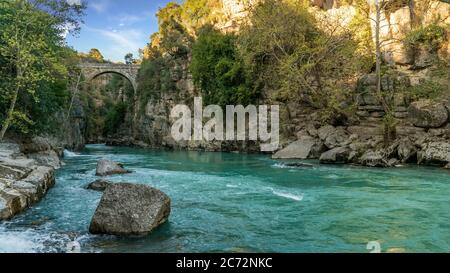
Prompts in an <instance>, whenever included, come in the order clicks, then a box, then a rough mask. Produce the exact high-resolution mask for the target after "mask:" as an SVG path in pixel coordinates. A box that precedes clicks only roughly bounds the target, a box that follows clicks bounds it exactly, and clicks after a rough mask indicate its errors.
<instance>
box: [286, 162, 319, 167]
mask: <svg viewBox="0 0 450 273" xmlns="http://www.w3.org/2000/svg"><path fill="white" fill-rule="evenodd" d="M286 166H288V167H296V168H314V165H313V164H309V163H303V162H294V163H287V164H286Z"/></svg>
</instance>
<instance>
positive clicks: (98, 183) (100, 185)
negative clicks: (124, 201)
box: [87, 179, 112, 191]
mask: <svg viewBox="0 0 450 273" xmlns="http://www.w3.org/2000/svg"><path fill="white" fill-rule="evenodd" d="M111 184H112V182H111V181H108V180H103V179H98V180H95V181H94V182H92V183H90V184H89V185H88V186H87V189H88V190H93V191H104V190H106V188H107V187H109V186H110V185H111Z"/></svg>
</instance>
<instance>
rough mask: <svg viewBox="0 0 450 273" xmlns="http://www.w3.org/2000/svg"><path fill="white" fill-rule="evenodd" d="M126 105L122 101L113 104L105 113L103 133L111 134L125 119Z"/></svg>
mask: <svg viewBox="0 0 450 273" xmlns="http://www.w3.org/2000/svg"><path fill="white" fill-rule="evenodd" d="M127 109H128V106H127V104H126V103H124V102H119V103H117V104H115V105H114V106H113V107H112V108H111V109H110V110H109V111H108V112H107V114H106V119H105V129H104V134H105V135H108V134H112V133H115V132H116V131H117V128H118V127H119V126H120V125H121V124H122V123H123V122H124V121H125V115H126V113H127Z"/></svg>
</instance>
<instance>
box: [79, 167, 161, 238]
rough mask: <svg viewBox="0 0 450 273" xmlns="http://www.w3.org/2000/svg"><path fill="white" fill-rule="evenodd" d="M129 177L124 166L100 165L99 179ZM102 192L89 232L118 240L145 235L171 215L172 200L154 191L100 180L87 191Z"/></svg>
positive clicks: (90, 185)
mask: <svg viewBox="0 0 450 273" xmlns="http://www.w3.org/2000/svg"><path fill="white" fill-rule="evenodd" d="M125 173H129V171H128V170H126V169H124V168H123V165H122V164H120V163H117V162H114V161H110V160H100V161H99V162H98V163H97V170H96V175H97V176H107V175H113V174H125ZM87 188H88V189H91V190H96V191H102V192H103V195H102V198H101V200H100V203H99V205H98V207H97V209H96V211H95V213H94V216H93V217H92V220H91V224H90V226H89V232H90V233H92V234H110V235H119V236H129V235H136V236H139V235H146V234H149V233H151V232H152V231H153V230H154V229H156V228H157V227H158V226H160V225H162V224H163V223H165V222H166V221H167V220H168V218H169V215H170V198H169V197H168V196H167V195H166V194H165V193H163V192H162V191H160V190H157V189H155V188H152V187H149V186H146V185H140V184H130V183H113V182H111V181H108V180H104V179H99V180H96V181H94V182H92V183H90V184H89V185H88V187H87Z"/></svg>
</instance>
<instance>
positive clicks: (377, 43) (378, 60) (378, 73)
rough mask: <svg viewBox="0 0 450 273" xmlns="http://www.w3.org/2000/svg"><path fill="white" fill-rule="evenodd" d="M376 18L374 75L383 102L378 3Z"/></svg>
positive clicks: (379, 7)
mask: <svg viewBox="0 0 450 273" xmlns="http://www.w3.org/2000/svg"><path fill="white" fill-rule="evenodd" d="M375 9H376V18H375V47H376V49H375V50H376V52H375V54H376V56H375V58H376V70H375V73H376V76H377V95H378V96H379V97H380V100H381V103H382V104H383V102H382V101H383V98H382V97H383V94H382V93H381V41H380V27H381V6H380V4H378V3H377V4H376V5H375ZM383 107H384V105H383Z"/></svg>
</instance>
